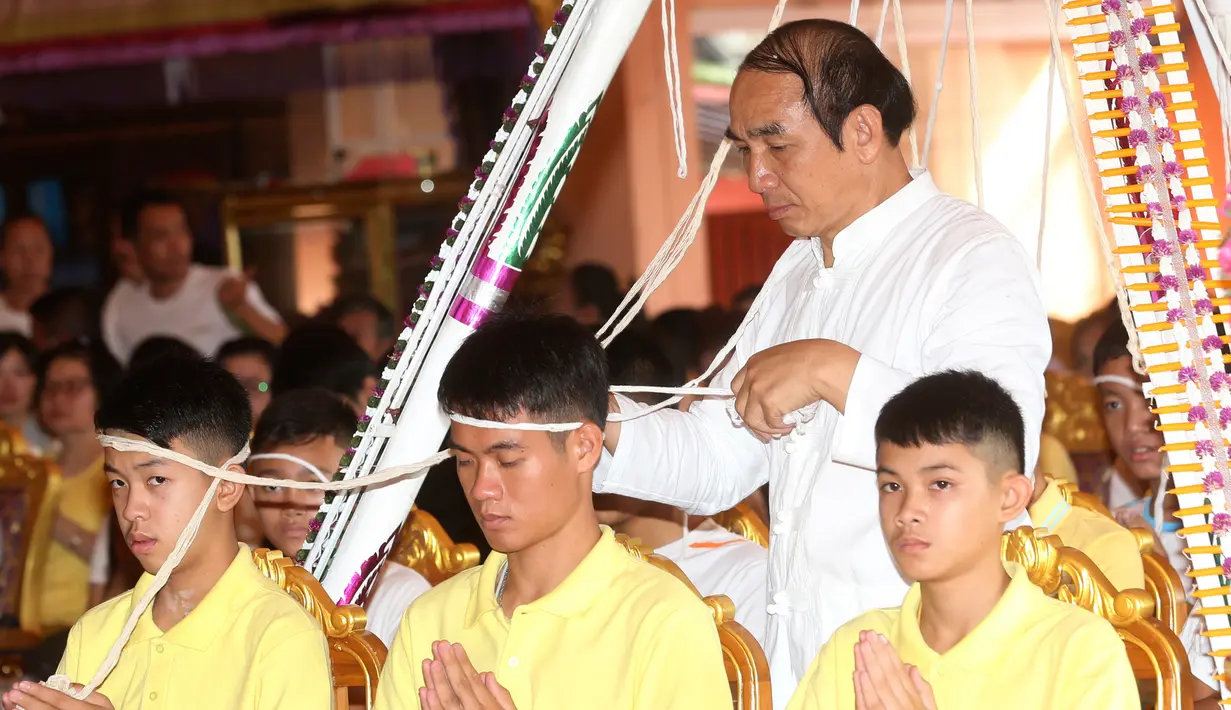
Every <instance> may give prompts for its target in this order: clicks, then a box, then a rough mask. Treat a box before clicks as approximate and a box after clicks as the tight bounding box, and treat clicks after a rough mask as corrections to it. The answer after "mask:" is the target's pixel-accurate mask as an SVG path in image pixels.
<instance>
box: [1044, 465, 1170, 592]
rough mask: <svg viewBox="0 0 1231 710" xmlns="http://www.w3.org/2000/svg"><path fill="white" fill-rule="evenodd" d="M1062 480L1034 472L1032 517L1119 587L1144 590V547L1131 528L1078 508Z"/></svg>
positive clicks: (1104, 516)
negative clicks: (1067, 495) (1068, 497)
mask: <svg viewBox="0 0 1231 710" xmlns="http://www.w3.org/2000/svg"><path fill="white" fill-rule="evenodd" d="M1062 485H1064V484H1063V483H1062V482H1061V481H1057V480H1049V479H1048V478H1046V477H1045V476H1043V475H1042V474H1038V473H1036V474H1035V479H1034V500H1033V501H1031V502H1030V520H1031V521H1032V522H1034V526H1035V527H1036V528H1040V529H1045V530H1046V531H1047V533H1046V534H1048V535H1055V536H1056V537H1058V538H1060V542H1062V543H1064V544H1065V545H1067V546H1069V547H1075V548H1077V549H1078V550H1081V551H1082V552H1084V553H1085V554H1086V557H1089V558H1090V561H1092V562H1093V563H1094V564H1095V566H1097V567H1098V568H1099V571H1100V572H1102V573H1103V574H1104V575H1106V576H1107V581H1109V582H1111V583H1112V584H1113V585H1115V588H1116V589H1145V584H1146V573H1145V567H1144V566H1143V565H1142V562H1141V548H1140V547H1138V546H1137V538H1136V537H1134V536H1133V533H1132V532H1130V531H1129V529H1128V528H1126V527H1124V526H1122V525H1120V524H1119V523H1117V522H1116V521H1115V520H1112V519H1111V518H1109V517H1107V516H1106V515H1103V514H1102V513H1098V512H1095V511H1093V510H1087V509H1085V508H1078V507H1075V506H1073V505H1072V504H1070V503H1069V502H1068V501H1066V500H1065V499H1064V495H1063V494H1062V493H1061V492H1060V486H1062Z"/></svg>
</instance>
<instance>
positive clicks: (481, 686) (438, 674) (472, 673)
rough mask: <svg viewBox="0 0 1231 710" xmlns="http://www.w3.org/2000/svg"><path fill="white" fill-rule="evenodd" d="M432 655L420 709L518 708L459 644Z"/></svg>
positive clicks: (439, 646) (444, 645)
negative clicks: (475, 665)
mask: <svg viewBox="0 0 1231 710" xmlns="http://www.w3.org/2000/svg"><path fill="white" fill-rule="evenodd" d="M432 656H433V658H432V659H431V660H429V659H426V658H425V659H423V682H424V687H422V688H419V707H420V709H421V710H517V708H516V706H514V705H513V697H512V696H511V695H509V691H507V690H505V689H504V688H502V687H501V686H500V684H499V683H497V682H496V674H495V673H479V672H478V671H476V670H475V669H474V666H472V665H471V664H470V659H469V658H467V657H466V651H465V650H464V649H463V648H462V646H461V644H451V643H449V642H448V641H437V642H436V643H434V644H432ZM6 710H7V709H6ZM73 710H76V709H75V708H74V709H73Z"/></svg>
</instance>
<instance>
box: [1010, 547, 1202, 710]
mask: <svg viewBox="0 0 1231 710" xmlns="http://www.w3.org/2000/svg"><path fill="white" fill-rule="evenodd" d="M1000 551H1001V556H1002V557H1003V558H1004V559H1005V560H1006V561H1008V562H1014V563H1016V564H1019V565H1021V566H1022V567H1023V568H1024V569H1025V570H1026V574H1027V575H1028V576H1029V577H1030V581H1031V582H1034V584H1035V585H1037V586H1038V587H1039V588H1041V589H1042V590H1043V591H1044V592H1045V593H1046V594H1047V595H1049V596H1052V597H1055V598H1057V599H1059V600H1060V601H1063V602H1067V603H1069V604H1075V605H1077V606H1080V607H1081V608H1083V609H1085V610H1087V611H1091V612H1094V613H1095V614H1098V615H1099V616H1101V617H1103V618H1104V619H1106V620H1107V621H1109V622H1111V625H1112V626H1114V627H1115V629H1116V633H1118V634H1119V635H1120V638H1121V639H1122V640H1123V641H1124V645H1125V649H1126V651H1127V653H1128V656H1129V660H1130V662H1132V665H1133V671H1134V674H1135V675H1136V676H1137V678H1138V679H1147V678H1149V679H1153V680H1154V681H1155V682H1156V683H1157V689H1156V696H1155V703H1154V707H1155V708H1156V710H1192V702H1193V701H1192V697H1193V690H1192V685H1191V684H1192V672H1191V670H1190V668H1189V666H1188V655H1187V653H1186V652H1185V651H1184V646H1183V644H1181V643H1180V639H1179V638H1178V637H1177V636H1176V634H1175V632H1173V631H1171V629H1168V628H1167V627H1166V626H1165V625H1164V624H1163V623H1162V622H1160V621H1159V620H1158V619H1156V618H1154V600H1153V599H1152V598H1151V596H1150V594H1149V593H1148V592H1146V590H1144V589H1126V590H1124V591H1120V592H1117V591H1116V590H1115V588H1114V587H1112V586H1111V582H1109V581H1107V578H1106V577H1105V576H1103V573H1102V572H1100V571H1099V569H1098V568H1097V567H1095V565H1094V563H1093V562H1091V561H1090V558H1089V557H1086V555H1085V554H1083V553H1082V552H1081V551H1080V550H1076V549H1074V548H1071V547H1064V546H1063V545H1061V544H1060V539H1059V538H1057V537H1055V536H1047V537H1038V536H1036V534H1035V530H1034V529H1033V528H1030V527H1027V526H1023V527H1020V528H1018V529H1017V530H1014V531H1012V532H1007V533H1005V534H1004V537H1003V538H1002V539H1001V546H1000Z"/></svg>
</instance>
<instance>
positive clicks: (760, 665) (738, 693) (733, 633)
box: [616, 535, 773, 710]
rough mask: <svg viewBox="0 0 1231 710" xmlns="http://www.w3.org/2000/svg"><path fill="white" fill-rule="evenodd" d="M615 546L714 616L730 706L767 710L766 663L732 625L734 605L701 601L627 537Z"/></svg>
mask: <svg viewBox="0 0 1231 710" xmlns="http://www.w3.org/2000/svg"><path fill="white" fill-rule="evenodd" d="M616 542H618V543H620V544H621V545H623V546H624V549H626V550H628V551H629V553H631V554H632V555H633V556H634V557H637V558H638V559H641V560H644V561H646V562H648V563H650V564H652V565H654V566H655V567H657V568H659V569H661V570H664V571H666V572H668V573H670V574H671V576H673V577H675V578H676V579H678V580H680V581H681V582H683V583H684V584H685V585H687V586H688V588H689V589H691V590H692V591H693V593H694V594H696V595H697V596H698V597H699V598H700V599H701V600H702V601H704V602H705V605H706V606H707V607H709V609H710V613H711V614H713V615H714V623H715V624H716V625H717V627H718V641H719V643H721V645H722V660H723V665H724V666H725V668H726V671H727V680H728V681H729V682H730V683H731V702H732V707H733V708H734V709H735V710H770V709H771V708H772V707H773V702H772V699H771V697H770V688H769V661H768V660H766V658H765V651H764V650H763V649H762V648H761V645H760V644H759V643H757V640H756V638H754V637H753V635H752V634H751V633H749V631H748V629H745V628H744V627H743V626H742V625H741V624H739V623H738V622H737V621H735V605H734V604H733V603H732V602H731V599H730V598H728V597H727V596H726V595H723V594H716V595H714V596H709V597H702V596H701V593H700V592H698V591H697V588H696V587H695V586H693V583H692V582H691V581H690V580H689V579H688V575H686V574H684V570H682V569H680V568H679V566H678V565H676V564H675V563H674V562H672V561H671V560H669V559H667V558H666V557H663V556H662V555H659V554H657V553H655V552H654V551H653V550H652V549H650V548H648V547H644V546H642V545H641V544H639V541H636V540H630V539H629V538H628V537H627V536H626V535H616Z"/></svg>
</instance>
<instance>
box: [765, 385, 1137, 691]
mask: <svg viewBox="0 0 1231 710" xmlns="http://www.w3.org/2000/svg"><path fill="white" fill-rule="evenodd" d="M875 434H876V442H877V474H876V479H877V485H878V486H879V488H880V518H881V530H882V531H883V532H884V535H885V542H886V544H887V545H888V546H889V549H890V553H891V554H892V555H893V558H894V561H895V563H896V564H897V566H898V569H899V570H900V571H901V572H902V574H903V575H904V576H906V577H907V578H909V579H914V580H916V582H915V584H914V585H913V586H911V589H910V591H909V592H908V593H907V595H906V599H905V601H904V602H903V603H902V606H901V607H899V608H896V609H882V610H878V611H872V612H869V613H867V614H864V615H863V616H861V617H859V618H857V619H855V620H854V621H851V622H850V623H848V624H846V625H844V626H842V627H841V628H839V629H838V630H837V631H836V632H835V633H834V635H833V636H832V637H831V638H830V639H829V642H828V643H827V644H826V645H825V647H824V648H823V649H822V650H821V653H820V655H819V656H817V658H816V660H815V661H813V663H812V667H811V668H810V669H809V670H808V673H807V674H806V675H805V676H804V678H803V681H802V682H801V683H800V685H799V689H798V690H797V691H796V693H795V695H794V697H792V699H791V702H790V705H789V706H788V707H789V709H790V710H854V709H855V708H859V709H860V710H863V709H864V708H878V709H883V710H917V709H918V708H928V709H930V710H938V709H939V710H966V709H969V710H975V709H979V710H983V709H984V708H997V709H998V710H1043V709H1055V710H1060V709H1061V708H1065V709H1066V710H1067V709H1068V708H1099V710H1140V708H1141V704H1140V702H1139V700H1138V696H1137V684H1136V681H1135V680H1134V679H1133V672H1132V669H1131V668H1130V666H1129V662H1128V656H1127V655H1126V653H1125V650H1124V642H1123V641H1121V640H1120V638H1119V636H1117V635H1116V632H1115V630H1114V629H1113V628H1112V627H1111V625H1110V624H1109V623H1107V622H1106V621H1104V620H1103V619H1100V618H1098V617H1097V616H1095V615H1094V614H1092V613H1090V612H1088V611H1085V610H1084V609H1081V608H1079V607H1076V606H1072V605H1069V604H1065V603H1063V602H1060V601H1056V600H1054V599H1050V598H1048V597H1047V596H1045V595H1044V594H1043V592H1042V591H1041V590H1040V589H1039V588H1038V587H1036V586H1034V585H1033V584H1031V582H1030V580H1029V578H1027V576H1026V574H1025V572H1024V570H1022V569H1020V568H1018V567H1017V566H1016V565H1005V564H1004V563H1002V561H1001V558H1000V539H1001V535H1002V531H1003V529H1004V525H1005V524H1006V523H1008V522H1010V521H1012V520H1013V519H1014V518H1016V517H1017V516H1018V515H1019V514H1020V513H1021V512H1022V510H1023V509H1024V508H1025V507H1026V504H1027V503H1028V502H1029V501H1030V497H1031V484H1030V480H1029V479H1028V478H1027V477H1026V476H1023V475H1022V473H1021V471H1022V469H1023V468H1024V466H1025V438H1024V427H1023V424H1022V416H1021V411H1020V410H1019V409H1018V407H1017V405H1016V404H1015V403H1014V402H1013V399H1012V397H1011V396H1010V395H1009V393H1008V392H1006V391H1005V390H1004V389H1003V388H1002V387H1001V386H1000V385H998V384H996V383H995V382H994V381H992V380H990V379H989V378H987V377H986V376H984V375H981V374H977V373H973V372H952V371H950V372H942V373H939V374H935V375H929V376H927V377H924V378H922V379H919V380H916V381H915V382H914V383H912V384H911V385H909V386H908V387H906V389H904V390H902V391H901V392H900V393H899V394H897V395H896V396H895V397H893V398H892V399H891V400H889V402H888V403H887V404H885V407H884V409H882V410H881V414H880V418H879V419H878V420H877V422H876V430H875Z"/></svg>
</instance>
